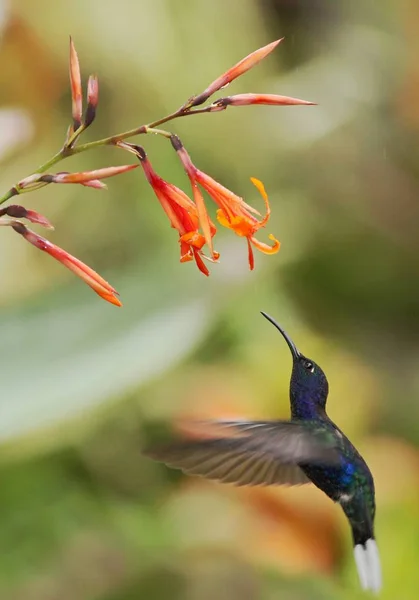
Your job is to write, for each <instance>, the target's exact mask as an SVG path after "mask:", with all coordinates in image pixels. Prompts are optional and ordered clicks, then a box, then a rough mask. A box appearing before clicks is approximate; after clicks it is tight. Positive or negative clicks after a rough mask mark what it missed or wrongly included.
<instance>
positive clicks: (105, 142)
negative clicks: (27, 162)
mask: <svg viewBox="0 0 419 600" xmlns="http://www.w3.org/2000/svg"><path fill="white" fill-rule="evenodd" d="M206 112H210V111H209V110H208V108H198V109H195V110H189V109H186V110H185V108H183V107H181V108H180V109H178V110H177V111H176V112H174V113H171V114H170V115H167V116H166V117H163V118H162V119H158V120H157V121H153V122H152V123H149V124H148V125H141V126H140V127H135V128H134V129H129V130H128V131H124V132H123V133H119V134H118V135H112V136H109V137H106V138H102V139H100V140H96V141H94V142H87V143H86V144H80V145H79V146H75V147H73V148H71V147H69V146H68V145H66V146H64V148H62V149H61V150H60V151H59V152H57V154H55V155H54V156H53V157H52V158H50V159H49V160H47V161H46V162H44V163H43V164H42V165H41V166H39V167H38V168H37V169H36V171H34V173H45V171H48V170H49V169H50V168H51V167H53V166H54V165H56V164H57V163H59V162H60V161H62V160H63V159H64V158H67V157H69V156H73V155H74V154H80V153H81V152H87V150H92V149H93V148H99V147H101V146H109V145H114V144H115V142H116V141H118V140H125V139H127V138H130V137H134V136H136V135H141V134H144V133H154V134H158V135H162V136H164V137H168V138H170V137H171V133H170V132H168V131H165V130H163V129H156V128H157V127H159V125H163V124H164V123H168V122H169V121H173V120H174V119H178V118H179V117H188V116H189V115H198V114H202V113H206ZM80 133H82V131H81V130H80V129H79V130H77V131H76V132H75V133H74V134H73V136H72V138H70V141H75V139H77V138H78V137H79V135H80ZM44 185H48V183H43V184H42V185H39V186H36V187H35V186H34V187H28V188H27V189H22V190H20V189H19V185H18V184H17V185H15V186H14V187H12V188H11V189H10V190H9V191H8V192H6V193H5V194H4V195H3V196H1V197H0V205H1V204H3V203H4V202H7V201H8V200H10V198H13V196H16V195H17V194H21V193H26V192H32V191H35V189H39V188H40V187H44Z"/></svg>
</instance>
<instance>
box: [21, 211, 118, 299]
mask: <svg viewBox="0 0 419 600" xmlns="http://www.w3.org/2000/svg"><path fill="white" fill-rule="evenodd" d="M11 226H12V227H13V229H14V230H15V231H16V232H17V233H19V234H20V235H21V236H22V237H24V238H25V240H26V241H27V242H29V243H30V244H32V245H33V246H35V247H36V248H38V249H39V250H42V251H43V252H46V253H47V254H49V255H50V256H52V257H53V258H55V260H58V262H60V263H61V264H62V265H64V266H65V267H67V269H69V270H70V271H72V272H73V273H74V274H75V275H77V277H80V279H82V280H83V281H84V282H85V283H87V285H88V286H90V287H91V288H92V290H94V291H95V292H96V294H98V295H99V296H100V297H101V298H103V299H104V300H106V301H107V302H110V303H111V304H114V305H115V306H122V303H121V301H120V300H119V298H118V297H117V293H118V292H117V291H116V290H115V288H113V287H112V286H111V285H110V284H109V283H108V282H107V281H105V279H103V277H101V276H100V275H99V274H98V273H96V271H93V269H91V268H90V267H88V266H87V265H85V264H84V263H83V262H81V260H78V258H76V257H75V256H72V255H71V254H69V253H68V252H66V251H65V250H63V249H62V248H60V247H59V246H56V245H55V244H52V243H51V242H49V241H48V240H46V239H45V238H43V237H41V236H40V235H38V234H37V233H35V232H34V231H31V230H30V229H28V228H27V227H25V226H24V225H23V224H22V223H19V222H18V221H15V222H14V223H11Z"/></svg>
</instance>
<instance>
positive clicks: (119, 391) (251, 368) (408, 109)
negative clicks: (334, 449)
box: [0, 0, 419, 600]
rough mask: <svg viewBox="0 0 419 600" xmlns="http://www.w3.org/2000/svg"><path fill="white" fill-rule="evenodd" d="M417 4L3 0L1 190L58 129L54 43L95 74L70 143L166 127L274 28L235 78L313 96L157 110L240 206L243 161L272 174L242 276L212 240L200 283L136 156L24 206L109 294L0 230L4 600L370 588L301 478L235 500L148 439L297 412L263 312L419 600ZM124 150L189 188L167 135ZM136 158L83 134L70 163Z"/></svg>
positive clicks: (395, 575) (59, 136) (63, 106)
mask: <svg viewBox="0 0 419 600" xmlns="http://www.w3.org/2000/svg"><path fill="white" fill-rule="evenodd" d="M418 19H419V6H418V4H417V2H416V1H415V0H403V1H400V2H398V1H393V2H392V1H390V0H382V1H381V2H376V1H370V0H362V1H353V2H344V1H343V0H259V1H257V0H255V1H252V0H230V1H229V2H225V0H212V2H205V1H204V0H183V1H182V2H173V1H171V0H137V1H135V2H134V1H133V0H118V1H115V0H106V2H104V1H101V0H73V1H72V2H53V1H52V0H36V2H34V1H33V0H14V1H13V0H10V1H5V0H1V2H0V22H1V37H0V63H1V69H0V82H1V85H0V102H1V109H0V131H1V135H0V159H1V170H0V182H1V186H2V189H3V191H6V190H7V189H8V188H9V187H10V186H11V185H13V183H15V182H16V181H18V180H19V179H21V178H23V177H24V176H26V175H28V174H29V173H30V172H31V171H32V170H33V169H34V168H35V167H36V166H37V165H38V164H41V163H42V162H44V161H45V160H46V159H47V158H48V157H50V156H51V155H52V154H53V153H55V151H57V150H58V148H59V147H60V145H61V143H62V141H63V136H64V133H65V130H66V127H67V125H68V123H69V119H70V95H69V86H68V76H67V51H68V35H69V34H70V33H71V34H72V35H73V37H74V39H75V42H76V45H77V49H78V52H79V56H80V59H81V65H82V71H83V75H84V77H85V78H86V79H87V76H88V75H89V73H91V72H96V73H98V75H99V80H100V107H99V114H98V118H97V122H95V124H94V126H93V127H92V129H91V131H90V130H89V132H88V135H86V139H96V138H98V137H102V136H105V135H110V134H113V133H117V132H119V131H123V130H125V129H129V128H132V127H135V126H137V125H140V124H142V123H146V122H149V121H151V120H153V119H155V118H158V117H159V116H163V115H164V114H166V113H168V112H170V111H171V110H173V109H174V108H177V107H178V106H179V105H180V104H181V103H182V102H183V101H184V100H186V98H187V97H189V96H190V95H192V94H193V93H195V92H199V91H201V90H202V89H203V88H204V87H205V86H206V85H207V84H208V83H209V82H210V81H212V80H213V79H214V78H215V77H216V76H217V75H219V74H220V73H221V72H223V71H224V70H225V69H226V68H228V67H229V66H231V65H232V64H233V63H234V62H236V61H237V60H238V59H240V58H241V57H243V56H245V55H246V54H248V53H249V52H250V51H252V50H254V49H256V48H257V47H259V46H262V45H264V44H266V43H268V42H269V41H271V40H273V39H276V38H279V37H282V36H286V40H285V41H284V42H283V43H282V44H281V45H280V46H279V47H278V49H277V50H276V51H275V52H274V54H272V55H271V56H270V57H269V58H268V59H266V61H264V62H263V63H262V64H261V65H259V66H258V67H257V68H255V69H254V70H253V71H251V72H249V73H248V74H246V75H245V76H244V77H243V78H241V79H240V80H237V81H236V82H235V83H234V84H233V85H232V86H231V88H229V93H233V92H239V91H242V92H245V91H261V92H271V93H279V94H286V95H291V96H297V97H302V98H305V99H308V100H312V101H315V102H318V104H319V106H317V107H290V108H288V107H284V108H271V107H245V108H237V109H229V110H227V111H225V112H223V113H218V114H210V115H202V116H201V117H194V118H193V119H192V118H191V119H184V120H181V121H180V122H176V123H174V124H173V127H172V129H173V131H175V132H176V133H178V134H179V135H180V136H181V138H182V140H183V141H184V143H185V145H186V147H187V149H188V150H189V152H190V153H191V155H192V158H193V160H194V161H195V163H197V164H198V165H199V166H200V167H201V168H202V169H204V170H206V171H207V172H209V173H211V174H212V175H213V176H214V177H216V178H217V179H218V180H220V181H221V182H223V183H224V184H225V185H227V186H228V187H230V188H232V189H234V190H235V191H236V192H237V193H239V194H240V195H243V196H245V197H246V198H249V199H252V200H251V201H252V202H255V204H257V203H258V202H259V201H258V200H257V199H256V195H255V193H254V188H253V186H252V185H251V183H250V181H249V177H250V176H255V177H258V178H260V179H261V180H263V181H264V183H265V185H266V187H267V190H268V192H269V194H270V199H271V205H272V213H273V214H272V220H271V223H270V227H269V231H272V232H273V233H274V234H275V235H276V236H277V237H278V238H279V239H280V240H281V242H282V248H281V251H280V253H279V254H278V255H276V256H275V257H267V256H263V255H259V254H258V255H257V256H256V270H255V272H253V273H250V272H249V271H248V266H247V249H246V244H245V242H244V241H243V240H242V239H239V238H237V237H235V236H234V235H232V234H231V233H229V232H226V231H219V233H218V236H217V238H216V240H217V249H218V250H220V252H221V253H222V262H221V264H220V265H214V266H213V267H212V274H211V277H210V278H209V279H205V278H204V277H203V276H202V275H201V274H200V273H199V272H198V271H197V269H196V268H195V266H194V265H193V264H192V263H189V264H184V265H181V264H180V263H179V262H178V244H177V234H176V232H174V231H173V230H170V228H169V226H168V222H167V219H166V217H165V215H164V214H163V212H162V210H161V208H160V206H159V205H158V203H157V201H156V198H155V197H154V195H153V193H152V190H151V189H150V188H148V187H147V185H146V183H145V182H144V179H143V177H142V173H140V171H139V170H138V171H134V172H133V173H129V174H126V175H123V176H121V177H119V178H117V179H113V180H109V191H108V192H107V193H103V192H98V191H95V190H92V189H88V188H83V187H81V186H62V187H60V186H55V187H54V186H48V187H47V188H45V189H44V190H42V191H40V192H37V193H34V194H31V195H30V196H24V197H23V200H24V201H25V205H26V206H27V207H30V208H33V209H36V210H38V211H40V212H41V213H43V214H45V215H47V216H48V218H49V219H50V220H51V221H52V222H53V223H54V224H55V227H56V230H55V232H52V233H50V235H49V237H50V239H51V240H52V241H54V242H56V243H57V244H59V245H61V246H62V247H64V248H65V249H66V250H68V251H69V252H71V253H73V254H75V255H76V256H78V257H79V258H81V259H82V260H84V261H86V262H87V263H88V264H90V265H91V266H92V267H93V268H95V269H97V270H98V271H99V272H101V273H102V274H103V275H104V276H105V277H107V278H108V279H109V280H110V281H111V282H112V283H113V284H114V285H115V287H116V288H117V289H118V290H119V291H120V293H121V297H122V300H123V302H124V307H123V308H122V309H116V308H115V307H112V306H110V305H107V304H106V303H104V302H102V301H101V300H100V299H98V298H97V297H96V296H95V295H94V294H93V293H92V292H91V290H90V289H89V288H87V287H86V286H85V285H83V284H82V283H81V282H80V281H79V280H77V279H76V278H75V277H74V276H73V275H72V274H71V273H69V272H67V271H66V270H65V269H64V268H62V267H61V266H60V265H59V264H57V263H55V262H54V261H52V260H51V259H50V258H49V257H48V256H46V255H44V254H42V253H39V252H37V251H36V250H35V249H34V248H33V247H31V246H30V245H29V244H26V243H25V242H24V240H22V239H21V238H20V237H19V236H17V235H15V234H14V232H13V231H11V230H6V228H4V230H3V231H1V232H0V233H1V236H0V252H1V256H2V260H1V261H0V277H1V282H2V285H1V289H0V303H1V309H2V310H1V313H0V340H1V343H0V364H1V365H2V370H1V390H2V391H1V398H0V442H1V451H0V490H1V491H0V556H1V560H0V598H5V599H7V600H55V599H57V600H58V599H59V600H74V599H76V598H77V600H93V599H95V600H97V599H98V600H134V599H135V600H136V599H140V598H147V599H148V600H163V599H166V598H171V599H175V600H177V599H179V600H183V599H187V600H206V599H208V600H210V599H211V600H212V599H213V598H219V599H228V600H235V599H237V600H242V599H246V600H253V599H255V600H259V599H262V600H265V599H266V600H269V599H271V598H272V599H273V598H287V599H288V598H289V599H290V600H297V599H298V600H306V599H307V600H309V599H310V600H311V599H333V600H337V599H349V598H354V599H355V598H361V597H363V594H362V593H361V592H360V591H359V586H358V579H357V574H356V571H355V566H354V562H353V559H352V548H351V539H350V533H349V528H348V526H347V523H346V522H345V520H344V518H343V515H342V514H341V512H340V509H339V508H338V507H336V506H334V505H333V504H332V503H331V502H330V501H329V500H328V499H327V498H326V497H324V496H323V495H322V494H321V493H320V492H319V491H318V490H316V489H314V488H311V487H310V486H306V487H303V488H299V489H281V488H270V489H252V490H244V489H243V490H242V489H240V490H238V489H235V488H234V487H230V486H222V485H217V484H215V483H209V482H205V481H201V480H197V479H193V478H186V477H183V476H182V475H180V474H178V473H177V472H170V471H169V470H167V469H166V468H165V467H163V466H161V465H158V464H154V463H153V462H151V461H149V460H147V459H145V458H143V457H142V456H141V447H142V444H143V443H144V441H145V440H147V439H150V436H151V438H152V437H153V435H155V433H153V432H154V431H155V423H156V422H166V423H171V422H172V421H174V420H176V419H178V418H179V417H182V418H183V417H185V416H195V415H199V416H220V417H221V416H232V415H241V416H248V417H254V418H273V417H287V415H288V414H289V401H288V381H289V374H290V368H291V359H290V355H289V351H288V349H287V347H286V345H285V343H284V341H283V340H282V338H281V337H280V336H279V335H278V333H277V332H276V331H275V330H274V329H273V328H272V327H271V326H270V325H269V324H268V323H267V322H266V321H265V320H264V319H262V317H261V316H260V315H259V311H260V310H265V311H267V312H269V313H271V314H272V315H273V316H274V317H276V318H277V320H278V321H279V322H280V323H281V324H282V325H283V326H284V327H285V328H286V329H287V330H288V331H289V333H290V334H291V335H292V336H293V338H294V339H295V341H296V343H297V345H298V346H299V347H300V348H301V349H302V350H303V352H304V353H305V354H307V355H308V356H310V357H313V358H314V359H315V360H316V361H317V362H319V364H320V365H321V366H322V367H323V368H324V369H325V371H326V373H327V375H328V377H329V381H330V388H331V394H330V399H329V405H328V406H329V414H330V416H331V417H332V418H333V419H334V420H336V421H337V422H338V423H339V425H340V426H341V427H342V429H343V430H344V431H345V432H346V433H347V434H348V435H349V436H350V437H351V439H352V440H353V441H354V443H355V444H356V445H357V446H358V447H359V449H360V451H361V452H362V453H363V454H364V456H365V458H366V459H367V461H368V463H369V464H370V466H371V469H372V471H373V474H374V477H375V480H376V488H377V505H378V509H377V522H376V529H377V537H378V541H379V546H380V550H381V554H382V562H383V571H384V584H385V586H384V590H383V593H382V598H403V599H404V600H408V599H410V598H417V590H418V587H419V569H418V567H417V564H418V561H419V453H418V443H419V369H418V359H419V342H418V340H419V276H418V265H419V263H418V253H419V235H418V234H419V225H418V223H419V202H418V198H419V129H418V128H419V66H418V65H419V61H418V53H419V43H418V36H417V23H418ZM141 141H142V142H144V144H145V146H146V148H147V151H148V152H149V156H150V158H151V160H152V162H153V164H154V166H155V167H156V169H157V170H158V171H159V173H160V174H161V175H162V176H164V177H165V178H166V179H168V180H170V181H173V182H175V183H176V184H178V185H180V186H184V187H185V189H187V181H186V178H185V176H184V174H183V172H182V169H181V168H180V166H179V164H178V161H177V159H176V156H175V154H174V152H173V150H172V149H171V147H170V145H169V144H166V143H165V140H162V139H155V138H153V139H142V140H141ZM126 158H127V157H124V155H121V152H118V151H117V150H115V149H100V150H98V151H95V152H91V153H88V154H85V155H82V156H78V157H75V158H73V159H71V160H68V161H67V163H66V165H65V168H68V169H71V170H75V171H76V170H82V169H88V168H95V167H102V166H105V165H110V164H122V163H123V162H124V161H126ZM259 237H262V238H263V235H262V236H259Z"/></svg>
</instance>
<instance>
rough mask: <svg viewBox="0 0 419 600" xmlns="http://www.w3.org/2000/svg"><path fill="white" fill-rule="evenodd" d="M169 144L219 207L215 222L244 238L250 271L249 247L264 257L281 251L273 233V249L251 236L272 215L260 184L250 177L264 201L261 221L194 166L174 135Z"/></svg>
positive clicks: (252, 211)
mask: <svg viewBox="0 0 419 600" xmlns="http://www.w3.org/2000/svg"><path fill="white" fill-rule="evenodd" d="M171 141H172V145H173V147H174V149H175V150H176V152H177V153H178V155H179V157H180V159H181V161H182V164H183V166H184V167H185V170H186V173H187V174H188V177H189V178H190V180H191V181H192V182H195V184H196V183H198V184H199V185H200V186H201V187H203V188H204V190H205V191H206V192H207V193H208V195H209V196H210V197H211V198H212V199H213V200H214V202H215V203H216V204H217V205H218V207H219V209H218V211H217V219H218V222H219V223H220V224H221V225H223V226H224V227H228V228H229V229H232V230H233V231H234V232H235V233H236V234H237V235H239V236H240V237H245V238H246V239H247V246H248V254H249V266H250V269H252V270H253V269H254V266H255V262H254V257H253V248H252V245H253V246H254V247H255V248H257V250H260V251H261V252H263V253H264V254H276V253H277V252H278V250H279V248H280V242H279V241H278V240H277V239H276V238H275V237H274V236H273V235H272V234H270V235H269V239H270V240H272V241H273V245H272V246H269V245H268V244H264V243H263V242H260V241H259V240H257V239H256V238H255V237H254V236H255V233H256V232H257V231H259V229H260V228H261V227H265V225H266V224H267V222H268V221H269V217H270V215H271V210H270V207H269V201H268V196H267V194H266V191H265V188H264V185H263V183H262V182H261V181H259V180H258V179H255V178H251V181H252V183H253V184H254V185H255V186H256V188H257V189H258V191H259V192H260V194H261V196H262V198H263V200H264V202H265V209H266V213H265V216H264V217H263V218H262V219H261V220H258V219H257V218H256V216H255V215H259V214H260V213H259V212H258V211H257V210H256V209H254V208H253V207H252V206H249V204H246V202H244V200H243V198H241V197H240V196H237V195H236V194H234V192H232V191H231V190H229V189H227V188H226V187H224V186H223V185H221V183H218V181H215V179H213V178H212V177H210V176H209V175H207V174H206V173H204V172H203V171H200V170H199V169H197V168H196V167H195V165H194V164H193V163H192V161H191V159H190V156H189V154H188V153H187V151H186V150H185V148H184V147H183V145H182V142H181V141H180V140H179V138H178V137H177V136H172V138H171Z"/></svg>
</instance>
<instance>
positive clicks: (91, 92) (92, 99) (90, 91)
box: [84, 75, 99, 127]
mask: <svg viewBox="0 0 419 600" xmlns="http://www.w3.org/2000/svg"><path fill="white" fill-rule="evenodd" d="M98 101H99V81H98V78H97V77H96V75H90V77H89V80H88V82H87V109H86V115H85V117H84V126H85V127H89V125H91V124H92V123H93V121H94V120H95V118H96V107H97V105H98Z"/></svg>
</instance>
